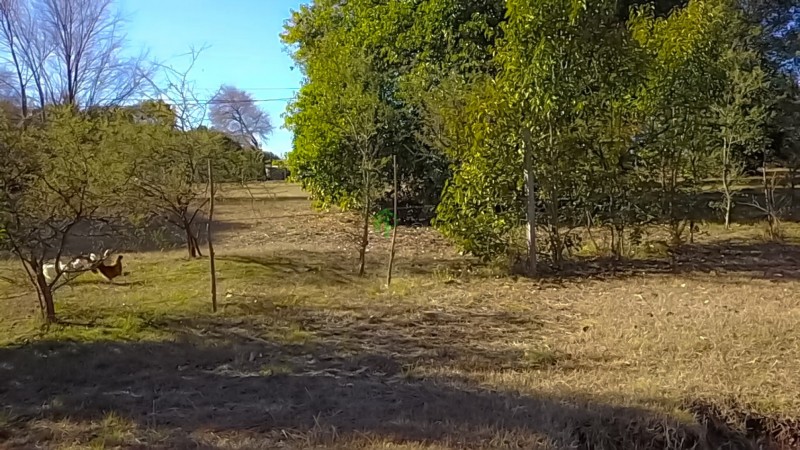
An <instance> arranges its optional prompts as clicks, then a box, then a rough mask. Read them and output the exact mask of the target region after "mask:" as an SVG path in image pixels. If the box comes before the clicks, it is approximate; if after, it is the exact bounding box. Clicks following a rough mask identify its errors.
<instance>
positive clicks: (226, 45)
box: [121, 0, 309, 155]
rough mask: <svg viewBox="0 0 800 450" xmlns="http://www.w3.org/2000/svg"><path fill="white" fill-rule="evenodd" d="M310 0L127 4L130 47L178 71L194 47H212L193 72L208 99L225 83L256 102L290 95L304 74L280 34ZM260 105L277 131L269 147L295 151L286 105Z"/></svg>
mask: <svg viewBox="0 0 800 450" xmlns="http://www.w3.org/2000/svg"><path fill="white" fill-rule="evenodd" d="M303 3H309V0H227V1H220V0H122V1H121V6H122V9H123V13H124V14H125V16H126V18H127V19H128V24H127V26H126V29H127V34H128V40H129V44H130V45H131V47H133V48H136V49H138V48H139V47H146V48H148V49H149V50H150V54H151V56H153V57H155V58H156V59H158V60H160V61H164V60H169V61H171V62H173V63H174V65H175V66H176V67H178V68H184V67H186V64H188V62H189V60H188V59H186V58H180V57H178V58H176V56H178V55H181V54H185V53H187V52H188V51H189V49H190V46H192V45H194V46H196V47H198V48H199V47H201V46H203V45H207V46H209V48H207V49H206V50H204V51H203V52H202V53H201V55H200V57H199V59H198V61H197V64H196V65H195V67H194V69H193V71H192V78H194V79H195V80H196V86H197V89H198V94H199V95H200V96H201V97H202V98H208V97H209V96H210V95H211V94H213V92H214V91H216V89H217V88H218V87H219V86H220V84H223V83H225V84H232V85H234V86H237V87H239V88H242V89H245V90H247V91H249V92H250V93H251V94H252V95H253V97H254V98H256V99H262V100H264V99H276V98H286V97H291V96H292V95H294V93H295V92H296V89H297V88H299V87H300V81H301V74H300V73H299V72H298V71H297V70H291V69H290V68H291V66H292V60H291V58H290V57H289V55H287V54H286V52H285V51H284V49H283V45H282V43H281V42H280V39H279V37H278V35H279V34H280V32H281V31H282V30H283V23H284V21H285V20H286V19H287V18H288V17H289V16H290V11H291V10H293V9H297V8H299V7H300V5H301V4H303ZM259 105H260V106H262V107H263V108H264V109H265V110H267V111H268V112H269V114H270V117H271V118H272V123H273V125H274V126H275V131H274V132H273V134H272V136H270V138H269V139H268V141H267V143H266V145H265V148H266V149H267V150H270V151H272V152H274V153H277V154H278V155H283V154H285V153H287V152H288V151H290V150H291V146H292V135H291V133H290V132H289V131H288V130H285V129H283V118H282V117H281V115H282V114H283V112H284V110H285V108H286V101H264V102H259Z"/></svg>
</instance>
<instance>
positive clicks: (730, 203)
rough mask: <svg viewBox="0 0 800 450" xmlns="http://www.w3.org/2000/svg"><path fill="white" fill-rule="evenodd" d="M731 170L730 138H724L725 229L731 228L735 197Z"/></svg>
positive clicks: (723, 190) (723, 186)
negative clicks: (731, 182)
mask: <svg viewBox="0 0 800 450" xmlns="http://www.w3.org/2000/svg"><path fill="white" fill-rule="evenodd" d="M730 178H731V170H730V149H729V148H728V140H727V139H723V143H722V193H723V195H724V200H725V229H726V230H729V229H730V228H731V208H732V207H733V198H732V193H731V185H730V181H731V180H730Z"/></svg>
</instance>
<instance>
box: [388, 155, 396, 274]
mask: <svg viewBox="0 0 800 450" xmlns="http://www.w3.org/2000/svg"><path fill="white" fill-rule="evenodd" d="M392 167H393V171H394V208H393V211H392V245H391V248H390V250H389V269H388V270H387V272H386V286H389V285H391V284H392V269H393V268H394V246H395V242H396V240H397V155H392Z"/></svg>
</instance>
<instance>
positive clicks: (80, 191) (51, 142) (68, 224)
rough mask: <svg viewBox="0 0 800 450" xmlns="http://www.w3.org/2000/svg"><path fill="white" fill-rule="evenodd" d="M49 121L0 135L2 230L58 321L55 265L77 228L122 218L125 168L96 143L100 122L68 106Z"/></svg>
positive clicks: (46, 311)
mask: <svg viewBox="0 0 800 450" xmlns="http://www.w3.org/2000/svg"><path fill="white" fill-rule="evenodd" d="M49 117H50V121H49V122H48V123H47V124H46V125H45V126H43V127H42V128H40V129H32V128H29V129H28V130H26V131H22V130H19V129H13V128H9V127H7V126H6V127H5V128H3V129H2V130H0V131H1V133H0V145H2V146H3V150H2V151H3V154H4V164H3V165H2V166H0V229H3V230H4V233H3V239H4V241H5V244H6V246H7V247H9V248H10V249H11V250H12V252H13V254H14V255H16V257H17V258H18V260H19V261H20V263H21V264H22V266H23V267H24V269H25V273H26V274H27V276H28V279H29V281H30V283H31V285H32V286H33V287H34V288H35V289H36V292H37V295H38V299H39V304H40V306H41V310H42V313H43V316H44V318H45V320H46V321H47V322H48V323H52V322H54V321H56V319H57V316H56V309H55V303H54V301H53V291H54V290H55V289H56V288H57V287H59V286H61V285H63V283H62V281H63V280H62V276H63V274H64V273H63V271H62V270H61V269H60V265H59V261H61V257H62V256H63V255H64V253H65V252H66V251H67V249H68V245H69V244H70V241H71V240H72V239H73V238H74V237H75V236H76V229H77V228H78V227H79V226H81V225H84V224H89V223H91V222H92V221H97V220H103V221H111V220H114V219H115V218H118V217H120V215H121V214H123V213H124V211H123V209H122V205H121V201H120V200H121V199H122V198H123V196H122V192H121V191H122V190H123V189H124V186H125V180H124V173H125V170H124V168H125V165H126V162H125V160H124V158H123V154H122V153H121V152H119V151H116V149H113V148H109V147H107V146H106V145H104V143H103V141H102V139H101V138H100V136H102V135H103V134H104V133H106V132H107V130H106V129H105V127H106V124H103V123H99V122H96V121H91V120H88V119H87V118H86V116H85V115H82V114H80V113H76V112H74V111H73V110H72V108H58V109H54V110H53V111H52V112H51V113H50V116H49ZM50 261H53V263H54V265H55V267H56V273H57V275H56V277H55V278H54V279H52V280H47V279H46V278H45V275H44V266H45V264H47V263H48V262H50Z"/></svg>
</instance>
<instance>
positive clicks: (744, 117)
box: [711, 37, 769, 229]
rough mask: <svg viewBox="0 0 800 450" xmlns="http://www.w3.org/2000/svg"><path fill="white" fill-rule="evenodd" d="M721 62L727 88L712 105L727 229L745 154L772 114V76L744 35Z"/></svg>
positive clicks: (758, 138) (758, 137)
mask: <svg viewBox="0 0 800 450" xmlns="http://www.w3.org/2000/svg"><path fill="white" fill-rule="evenodd" d="M721 66H722V69H723V70H724V71H725V74H726V82H725V88H724V89H722V92H721V93H720V95H719V96H718V98H717V102H716V103H715V104H713V105H712V106H711V114H712V117H713V119H712V120H713V122H714V123H715V125H716V126H717V127H718V129H719V139H720V141H721V142H720V144H719V159H720V161H719V162H720V168H721V174H720V175H721V179H722V197H723V199H722V200H723V202H722V207H723V210H724V213H725V228H726V229H727V228H730V222H731V210H732V209H733V206H734V201H733V198H734V195H735V191H736V188H735V183H736V181H737V180H738V179H739V178H740V177H741V175H742V172H743V167H744V166H743V163H742V161H741V159H742V158H741V157H742V156H744V153H747V152H748V151H749V150H750V149H751V148H753V147H754V146H755V145H757V144H758V143H761V142H762V141H763V137H764V136H763V135H764V125H765V123H766V121H767V119H768V114H769V111H768V109H767V106H766V102H765V101H764V100H765V98H766V96H767V95H768V93H769V92H768V90H769V84H768V82H769V80H768V78H767V74H766V73H765V72H764V70H763V69H762V68H761V66H760V58H759V54H758V53H757V52H756V51H755V50H753V49H752V48H751V45H749V44H748V43H747V41H746V40H745V39H744V37H741V38H739V39H737V40H736V41H735V42H734V43H733V44H732V45H731V47H730V48H728V49H727V50H726V51H725V53H724V55H723V57H722V60H721Z"/></svg>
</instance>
